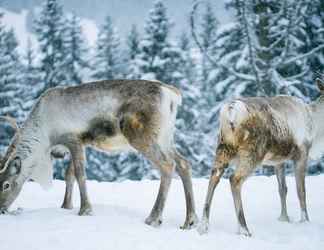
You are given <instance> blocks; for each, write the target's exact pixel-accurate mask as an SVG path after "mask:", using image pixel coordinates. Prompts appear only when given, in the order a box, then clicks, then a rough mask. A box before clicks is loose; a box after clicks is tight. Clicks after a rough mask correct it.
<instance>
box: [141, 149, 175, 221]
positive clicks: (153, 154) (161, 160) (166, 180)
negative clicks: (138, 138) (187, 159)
mask: <svg viewBox="0 0 324 250" xmlns="http://www.w3.org/2000/svg"><path fill="white" fill-rule="evenodd" d="M142 153H143V154H144V155H145V156H146V158H147V159H149V160H150V161H151V162H152V163H153V164H154V165H155V166H156V167H158V169H159V170H160V173H161V182H160V188H159V192H158V196H157V198H156V201H155V203H154V206H153V208H152V210H151V213H150V215H149V216H148V217H147V218H146V219H145V223H146V224H147V225H150V226H153V227H157V226H159V225H161V224H162V213H163V210H164V205H165V201H166V199H167V195H168V193H169V189H170V184H171V181H172V173H173V171H174V165H175V164H174V162H173V161H172V159H171V158H170V157H169V156H168V155H166V154H164V153H163V152H162V151H161V149H160V147H159V146H157V145H153V146H150V147H149V149H147V150H144V152H143V151H142Z"/></svg>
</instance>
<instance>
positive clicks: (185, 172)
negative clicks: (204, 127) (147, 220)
mask: <svg viewBox="0 0 324 250" xmlns="http://www.w3.org/2000/svg"><path fill="white" fill-rule="evenodd" d="M174 160H175V162H176V171H177V173H178V174H179V176H180V178H181V181H182V184H183V188H184V193H185V198H186V211H187V212H186V220H185V223H184V224H183V226H182V227H181V229H191V228H192V227H194V226H196V224H197V223H198V217H197V215H196V212H195V201H194V194H193V190H192V180H191V169H190V165H189V162H188V161H187V160H186V159H185V158H184V157H183V156H182V155H181V154H180V153H178V152H177V151H176V150H175V153H174Z"/></svg>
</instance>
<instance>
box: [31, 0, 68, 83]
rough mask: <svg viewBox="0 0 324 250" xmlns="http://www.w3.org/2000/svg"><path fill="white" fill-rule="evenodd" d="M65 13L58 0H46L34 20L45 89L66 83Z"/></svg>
mask: <svg viewBox="0 0 324 250" xmlns="http://www.w3.org/2000/svg"><path fill="white" fill-rule="evenodd" d="M64 20H65V19H64V13H63V8H62V6H61V5H60V3H59V1H58V0H46V1H45V2H44V3H43V5H42V8H41V11H40V13H39V16H38V17H37V18H36V19H35V21H34V30H35V33H36V36H37V39H38V43H39V47H40V52H41V62H40V68H41V70H42V72H43V81H44V83H45V86H44V87H45V89H47V88H50V87H54V86H57V85H59V84H64V82H65V80H66V76H65V70H64V67H65V66H66V65H64V57H65V51H64V40H63V38H64V30H65V23H64Z"/></svg>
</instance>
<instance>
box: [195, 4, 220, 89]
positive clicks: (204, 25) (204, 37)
mask: <svg viewBox="0 0 324 250" xmlns="http://www.w3.org/2000/svg"><path fill="white" fill-rule="evenodd" d="M218 26H219V25H218V21H217V19H216V16H215V14H214V11H213V8H212V5H211V4H210V2H207V3H206V6H205V10H204V13H203V14H202V17H201V22H200V27H199V37H200V39H201V43H202V44H201V45H202V47H203V49H204V51H206V53H209V55H210V56H212V55H213V52H214V51H213V50H212V48H213V44H214V42H215V38H216V31H217V27H218ZM212 67H213V66H212V65H211V63H210V61H209V60H208V59H207V58H206V54H205V53H203V54H202V58H201V69H200V70H201V71H200V81H201V82H202V86H201V87H202V91H203V92H205V93H208V92H209V89H208V87H209V85H210V84H209V72H210V71H211V69H212Z"/></svg>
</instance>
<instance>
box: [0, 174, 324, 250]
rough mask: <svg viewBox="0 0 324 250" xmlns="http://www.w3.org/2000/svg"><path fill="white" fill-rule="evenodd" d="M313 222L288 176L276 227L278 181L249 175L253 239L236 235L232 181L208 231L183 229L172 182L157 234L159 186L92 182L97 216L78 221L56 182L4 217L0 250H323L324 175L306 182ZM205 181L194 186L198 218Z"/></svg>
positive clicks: (23, 198)
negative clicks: (153, 215) (283, 213)
mask: <svg viewBox="0 0 324 250" xmlns="http://www.w3.org/2000/svg"><path fill="white" fill-rule="evenodd" d="M306 181H307V200H308V207H309V214H310V217H311V222H310V223H303V224H301V223H299V222H298V220H299V206H298V199H297V195H296V191H295V183H294V178H293V177H288V180H287V182H288V190H289V191H288V212H289V215H290V217H291V220H292V222H291V223H284V222H279V221H278V220H277V216H278V215H279V212H280V211H279V210H280V206H279V195H278V194H277V183H276V181H275V178H274V177H271V178H268V177H252V178H250V179H249V180H248V181H247V182H246V184H245V186H244V189H243V202H244V207H245V212H246V219H247V222H248V225H249V226H250V230H251V231H252V234H253V236H252V237H251V238H247V237H244V236H240V235H237V234H236V225H237V224H236V218H235V215H234V207H233V204H232V197H231V194H230V187H229V183H228V180H225V179H223V180H222V181H221V183H220V184H219V186H218V188H217V189H216V192H215V196H214V203H213V207H212V218H211V225H210V232H209V234H208V235H203V236H200V235H199V234H198V233H197V231H196V230H191V231H182V230H180V229H179V226H180V224H182V223H183V220H184V216H185V210H184V207H185V205H184V196H183V190H182V185H181V182H180V181H179V180H174V182H173V183H172V186H171V191H170V196H169V197H168V201H167V204H166V209H165V213H164V222H163V224H162V226H161V227H160V228H151V227H149V226H147V225H145V224H144V222H143V221H144V219H145V217H146V216H147V215H148V213H149V211H150V209H151V207H152V205H153V201H154V199H155V195H156V193H157V189H158V185H159V182H158V181H142V182H132V181H125V182H121V183H98V182H95V181H89V182H88V187H89V193H90V197H91V200H92V203H93V207H94V215H93V216H88V217H79V216H77V215H76V214H77V212H78V200H79V199H78V193H77V192H78V191H77V190H75V194H76V195H75V200H74V202H75V209H73V210H70V211H68V210H63V209H61V208H59V206H60V205H61V204H60V203H61V201H62V198H63V194H64V183H63V182H62V181H55V182H54V186H53V188H52V189H51V190H49V191H44V190H42V189H41V188H40V187H39V186H38V185H37V184H35V183H27V184H26V185H25V186H24V189H23V191H22V193H21V195H20V197H19V198H18V200H17V201H16V202H15V204H14V206H13V207H12V209H14V208H17V207H22V208H23V211H22V213H21V214H19V215H17V216H13V215H1V216H0V235H1V240H0V249H1V250H7V249H8V250H9V249H10V250H23V249H25V250H34V249H35V250H36V249H40V250H49V249H55V250H58V249H59V250H64V249H69V250H71V249H77V250H82V249H89V250H90V249H91V250H97V249H98V250H102V249H115V250H119V249H132V250H135V249H150V250H153V249H168V250H172V249H178V250H183V249H195V250H196V249H199V250H202V249H217V250H221V249H240V250H241V249H253V250H254V249H261V250H266V249H276V250H278V249H285V250H287V249H293V250H298V249H300V250H306V249H314V250H320V249H324V199H323V197H324V176H314V177H308V178H307V180H306ZM207 183H208V181H207V180H206V179H198V180H197V179H196V180H194V191H195V195H196V203H197V208H198V213H199V216H200V215H201V210H202V205H203V201H204V197H205V193H206V188H207Z"/></svg>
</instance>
